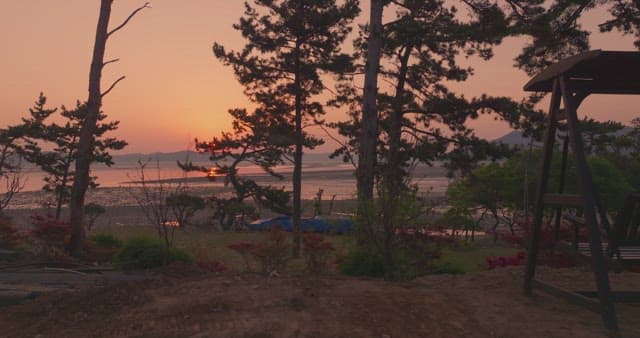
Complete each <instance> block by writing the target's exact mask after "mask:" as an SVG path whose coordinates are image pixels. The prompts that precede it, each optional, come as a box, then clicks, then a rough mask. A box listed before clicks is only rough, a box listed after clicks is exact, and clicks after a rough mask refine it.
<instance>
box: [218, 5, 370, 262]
mask: <svg viewBox="0 0 640 338" xmlns="http://www.w3.org/2000/svg"><path fill="white" fill-rule="evenodd" d="M358 13H359V7H358V2H357V1H356V0H345V1H341V2H339V3H337V2H335V1H331V0H317V1H300V0H255V1H253V4H249V3H248V2H246V3H245V12H244V16H243V17H242V18H241V19H240V22H239V23H237V24H235V25H234V28H235V29H236V30H238V31H240V32H241V33H242V36H243V38H244V39H245V40H246V45H245V47H244V48H243V49H242V50H241V51H227V50H226V49H225V48H224V47H223V46H222V45H220V44H218V43H216V44H214V46H213V51H214V53H215V55H216V57H217V58H218V59H219V60H221V61H222V62H223V63H224V64H226V65H229V66H232V67H233V70H234V73H235V75H236V77H237V79H238V81H239V82H240V84H242V85H243V86H244V93H245V94H246V95H247V96H248V97H249V98H250V99H251V100H252V101H253V102H254V103H255V104H256V105H257V106H258V109H260V110H262V111H264V112H265V113H266V114H269V116H274V117H275V116H279V118H280V119H282V120H283V121H284V122H285V123H286V124H287V125H288V126H290V128H291V129H292V134H293V164H294V171H293V211H292V215H293V225H294V229H295V233H296V236H295V240H294V244H295V245H294V254H296V255H297V254H298V253H299V250H300V234H299V229H300V224H301V220H300V214H301V184H302V182H301V178H302V176H301V175H302V157H303V149H304V148H307V149H311V148H314V147H315V146H317V145H319V144H322V140H321V139H320V138H317V137H313V136H311V135H310V134H308V133H307V132H305V131H304V127H305V126H307V125H309V124H310V123H319V122H321V121H322V116H323V115H324V113H325V111H324V107H323V105H322V103H321V102H320V101H319V100H320V99H319V98H318V95H319V94H321V93H322V92H323V91H324V90H325V85H324V81H323V75H324V74H327V73H343V72H345V71H347V70H348V69H349V68H350V66H351V63H350V62H349V61H350V58H349V57H348V56H347V55H346V54H344V53H342V52H341V50H340V46H341V44H342V43H343V41H344V40H345V39H346V37H347V35H348V33H349V32H350V31H351V26H350V23H351V22H352V20H353V19H354V18H355V17H356V16H357V14H358Z"/></svg>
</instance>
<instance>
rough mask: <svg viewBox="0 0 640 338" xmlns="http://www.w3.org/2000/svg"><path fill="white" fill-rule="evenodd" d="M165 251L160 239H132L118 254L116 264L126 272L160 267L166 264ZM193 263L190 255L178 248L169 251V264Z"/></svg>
mask: <svg viewBox="0 0 640 338" xmlns="http://www.w3.org/2000/svg"><path fill="white" fill-rule="evenodd" d="M164 250H165V249H164V245H163V243H162V242H161V241H160V240H158V239H154V238H151V237H148V236H137V237H131V238H129V239H128V240H127V241H126V242H125V243H124V246H123V247H122V249H120V251H119V252H118V253H117V254H116V256H115V258H114V263H115V265H116V266H117V267H119V268H121V269H124V270H131V269H149V268H155V267H159V266H162V265H163V263H164V257H165V251H164ZM193 261H194V259H193V257H192V256H191V255H190V254H189V253H187V252H185V251H182V250H179V249H176V248H170V249H169V252H168V257H167V263H173V262H186V263H192V262H193Z"/></svg>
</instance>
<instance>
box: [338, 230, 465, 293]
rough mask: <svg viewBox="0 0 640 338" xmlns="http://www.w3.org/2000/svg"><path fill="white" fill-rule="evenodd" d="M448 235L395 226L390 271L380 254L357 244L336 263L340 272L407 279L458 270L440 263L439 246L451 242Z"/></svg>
mask: <svg viewBox="0 0 640 338" xmlns="http://www.w3.org/2000/svg"><path fill="white" fill-rule="evenodd" d="M451 241H452V240H451V238H450V237H448V236H442V235H434V234H432V233H430V232H429V231H427V230H426V229H412V228H405V229H396V231H395V242H394V249H393V255H394V257H393V259H394V265H393V267H391V268H392V269H393V271H389V269H390V267H388V266H386V264H385V260H384V258H383V257H382V255H380V254H378V253H377V252H376V251H377V250H376V251H374V250H371V249H369V248H367V247H366V246H359V247H356V248H354V249H353V250H351V252H350V253H349V254H348V255H347V256H346V257H345V259H344V261H343V262H342V264H341V265H340V272H341V273H343V274H346V275H350V276H368V277H375V278H380V277H386V276H389V275H392V276H394V279H396V280H408V279H413V278H416V277H418V276H423V275H428V274H441V273H462V272H463V271H461V270H460V269H458V268H455V267H452V266H450V265H446V264H441V263H440V257H441V255H442V248H443V247H444V246H445V245H447V244H449V243H450V242H451Z"/></svg>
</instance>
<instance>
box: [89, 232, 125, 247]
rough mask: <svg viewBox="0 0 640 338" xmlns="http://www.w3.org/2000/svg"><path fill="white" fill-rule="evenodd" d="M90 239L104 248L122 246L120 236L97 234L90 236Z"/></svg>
mask: <svg viewBox="0 0 640 338" xmlns="http://www.w3.org/2000/svg"><path fill="white" fill-rule="evenodd" d="M89 240H90V241H91V242H93V243H94V244H95V245H97V246H99V247H102V248H121V247H122V240H120V239H119V238H117V237H115V236H113V235H108V234H95V235H91V236H89Z"/></svg>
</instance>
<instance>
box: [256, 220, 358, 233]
mask: <svg viewBox="0 0 640 338" xmlns="http://www.w3.org/2000/svg"><path fill="white" fill-rule="evenodd" d="M247 227H248V228H249V230H253V231H262V230H268V229H270V228H273V227H280V228H282V229H284V230H285V231H293V223H292V222H291V218H289V217H288V216H279V217H274V218H269V219H261V220H257V221H254V222H251V223H249V224H247ZM302 231H310V232H319V233H335V234H343V233H345V232H351V231H353V221H352V220H350V219H347V218H335V219H323V218H320V217H314V218H308V219H303V220H302Z"/></svg>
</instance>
